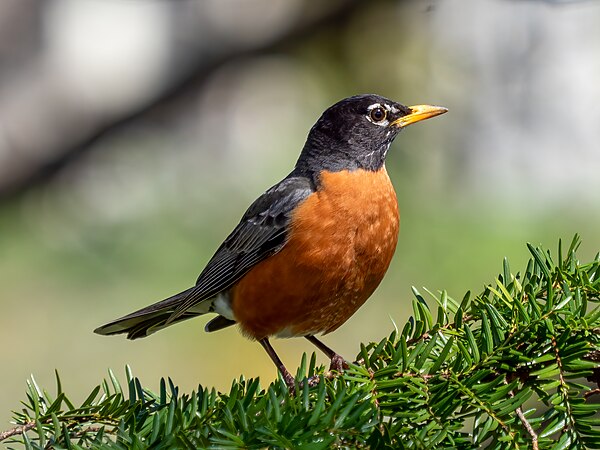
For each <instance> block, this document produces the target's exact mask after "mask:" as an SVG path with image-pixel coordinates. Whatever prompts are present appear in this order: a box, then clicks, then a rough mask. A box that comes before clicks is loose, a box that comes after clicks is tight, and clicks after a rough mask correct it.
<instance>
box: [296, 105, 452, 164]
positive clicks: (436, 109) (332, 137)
mask: <svg viewBox="0 0 600 450" xmlns="http://www.w3.org/2000/svg"><path fill="white" fill-rule="evenodd" d="M446 111H448V110H447V109H446V108H443V107H441V106H430V105H417V106H404V105H402V104H400V103H397V102H394V101H392V100H389V99H387V98H385V97H381V96H379V95H374V94H365V95H357V96H354V97H349V98H346V99H344V100H341V101H339V102H338V103H336V104H335V105H333V106H331V107H329V108H328V109H327V110H325V112H324V113H323V114H322V115H321V117H320V118H319V120H318V121H317V123H315V125H314V126H313V127H312V128H311V130H310V133H309V135H308V138H307V140H306V144H305V146H304V149H303V151H302V154H301V155H300V158H299V160H298V163H297V165H296V167H297V168H304V167H305V168H306V169H308V170H310V169H313V168H314V169H319V170H323V169H324V170H328V171H340V170H354V169H359V168H360V169H366V170H379V169H380V168H381V167H382V166H383V164H384V162H385V157H386V155H387V150H388V148H389V146H390V144H391V143H392V141H393V140H394V138H395V137H396V136H397V135H398V133H399V132H400V131H401V130H402V129H403V128H404V127H407V126H408V125H410V124H412V123H415V122H419V121H421V120H425V119H428V118H430V117H434V116H437V115H440V114H443V113H445V112H446Z"/></svg>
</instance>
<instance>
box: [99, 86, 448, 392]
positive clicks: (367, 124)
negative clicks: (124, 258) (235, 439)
mask: <svg viewBox="0 0 600 450" xmlns="http://www.w3.org/2000/svg"><path fill="white" fill-rule="evenodd" d="M446 111H447V109H446V108H442V107H439V106H429V105H418V106H404V105H401V104H399V103H396V102H393V101H391V100H388V99H386V98H384V97H381V96H378V95H357V96H354V97H349V98H346V99H344V100H341V101H340V102H338V103H336V104H335V105H333V106H331V107H330V108H328V109H327V110H326V111H325V112H324V113H323V115H322V116H321V117H320V118H319V120H318V121H317V123H316V124H315V125H314V126H313V127H312V129H311V130H310V132H309V134H308V138H307V140H306V143H305V144H304V148H303V149H302V152H301V153H300V157H299V158H298V161H297V162H296V166H295V167H294V169H293V170H292V172H291V173H290V174H289V175H288V176H287V177H285V178H284V179H283V180H282V181H280V182H279V183H277V184H276V185H275V186H273V187H272V188H270V189H269V190H267V191H266V192H265V193H264V194H262V195H261V196H260V197H259V198H258V199H257V200H256V201H255V202H254V203H252V205H250V207H249V208H248V210H247V211H246V212H245V214H244V215H243V216H242V219H241V221H240V223H239V224H238V225H237V226H236V227H235V229H234V230H233V232H232V233H231V234H230V235H229V236H228V237H227V239H225V241H224V242H223V243H222V244H221V246H220V247H219V248H218V250H217V251H216V253H215V254H214V256H213V257H212V258H211V260H210V261H209V262H208V264H207V265H206V267H205V268H204V270H203V271H202V273H201V274H200V276H199V277H198V280H197V281H196V285H195V286H193V287H191V288H189V289H187V290H185V291H183V292H180V293H179V294H175V295H173V296H172V297H169V298H167V299H165V300H162V301H160V302H158V303H155V304H153V305H150V306H148V307H146V308H142V309H140V310H138V311H135V312H133V313H131V314H128V315H126V316H124V317H122V318H120V319H117V320H115V321H113V322H111V323H109V324H107V325H104V326H102V327H100V328H97V329H96V330H95V332H96V333H98V334H103V335H112V334H119V333H127V337H128V338H129V339H136V338H141V337H146V336H148V335H150V334H152V333H154V332H155V331H158V330H160V329H162V328H165V327H167V326H169V325H173V324H175V323H178V322H181V321H183V320H186V319H191V318H192V317H196V316H200V315H203V314H206V313H216V314H217V316H216V317H215V318H213V319H212V320H211V321H210V322H208V324H207V325H206V327H205V330H206V331H207V332H212V331H217V330H220V329H222V328H225V327H228V326H230V325H233V324H236V323H237V324H238V325H239V328H240V330H241V332H242V334H244V335H245V336H247V337H249V338H250V339H254V340H257V341H258V342H260V344H261V345H262V346H263V347H264V348H265V350H266V351H267V353H268V354H269V356H270V357H271V359H272V360H273V362H274V363H275V365H276V366H277V368H278V369H279V371H280V372H281V374H282V376H283V379H284V380H285V382H286V384H287V385H288V386H289V387H290V390H293V389H294V377H293V376H292V375H291V374H290V373H289V372H288V370H287V369H286V368H285V366H284V365H283V363H282V362H281V360H280V359H279V357H278V356H277V354H276V353H275V350H274V349H273V347H272V346H271V344H270V342H269V338H270V337H273V336H276V337H293V336H303V337H305V338H306V339H308V340H309V341H310V342H312V343H313V344H315V345H316V346H317V347H318V348H319V349H320V350H321V351H323V352H324V353H325V354H326V355H327V356H328V357H329V358H330V359H331V365H332V368H333V369H337V370H342V368H343V366H344V360H343V359H342V358H341V357H340V356H339V355H338V354H337V353H336V352H334V351H333V350H332V349H330V348H329V347H327V346H326V345H325V344H324V343H322V342H321V341H320V340H318V339H317V338H316V337H315V335H316V334H327V333H330V332H332V331H334V330H335V329H337V328H338V327H339V326H340V325H342V324H343V323H344V322H345V321H346V320H348V319H349V318H350V316H352V314H354V312H356V310H357V309H358V308H359V307H360V306H361V305H362V304H363V303H364V302H365V301H366V300H367V299H368V298H369V296H370V295H371V294H372V293H373V291H374V290H375V288H377V286H378V285H379V283H380V282H381V280H382V279H383V276H384V274H385V272H386V270H387V268H388V266H389V264H390V261H391V260H392V256H393V254H394V251H395V249H396V243H397V241H398V227H399V214H398V204H397V200H396V193H395V191H394V187H393V186H392V183H391V181H390V179H389V177H388V174H387V172H386V170H385V158H386V155H387V152H388V149H389V147H390V144H391V143H392V141H393V140H394V138H395V137H396V136H397V135H398V133H399V132H400V131H401V130H402V129H403V128H404V127H406V126H407V125H410V124H412V123H415V122H419V121H421V120H424V119H428V118H430V117H434V116H437V115H439V114H443V113H445V112H446Z"/></svg>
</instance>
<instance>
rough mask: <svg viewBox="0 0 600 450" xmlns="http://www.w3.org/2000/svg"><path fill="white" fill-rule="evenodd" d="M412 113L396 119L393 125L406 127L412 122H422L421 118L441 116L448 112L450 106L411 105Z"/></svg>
mask: <svg viewBox="0 0 600 450" xmlns="http://www.w3.org/2000/svg"><path fill="white" fill-rule="evenodd" d="M409 108H410V110H411V113H410V114H408V115H406V116H404V117H400V118H399V119H397V120H394V121H393V122H392V123H391V125H394V126H396V127H398V128H404V127H406V126H408V125H410V124H411V123H415V122H420V121H421V120H425V119H429V118H430V117H435V116H439V115H440V114H444V113H445V112H448V108H444V107H443V106H431V105H416V106H409Z"/></svg>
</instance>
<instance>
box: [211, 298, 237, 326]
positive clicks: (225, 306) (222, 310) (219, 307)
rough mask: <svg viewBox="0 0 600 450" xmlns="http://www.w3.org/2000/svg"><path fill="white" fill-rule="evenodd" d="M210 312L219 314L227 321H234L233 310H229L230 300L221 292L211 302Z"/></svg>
mask: <svg viewBox="0 0 600 450" xmlns="http://www.w3.org/2000/svg"><path fill="white" fill-rule="evenodd" d="M211 306H212V311H214V312H216V313H217V314H220V315H221V316H223V317H225V318H226V319H229V320H235V317H234V315H233V310H232V309H231V299H230V298H229V293H227V292H221V293H220V294H218V295H217V296H216V297H215V299H214V300H213V301H212V305H211Z"/></svg>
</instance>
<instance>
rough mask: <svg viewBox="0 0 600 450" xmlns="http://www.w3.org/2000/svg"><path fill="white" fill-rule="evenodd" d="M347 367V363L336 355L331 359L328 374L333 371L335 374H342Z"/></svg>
mask: <svg viewBox="0 0 600 450" xmlns="http://www.w3.org/2000/svg"><path fill="white" fill-rule="evenodd" d="M348 367H349V366H348V363H347V362H346V361H345V360H344V358H342V357H341V356H340V355H338V354H337V353H336V354H334V355H333V356H332V357H331V364H330V365H329V371H330V372H331V371H332V370H335V371H336V372H339V373H342V372H343V371H344V370H346V369H347V368H348Z"/></svg>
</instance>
